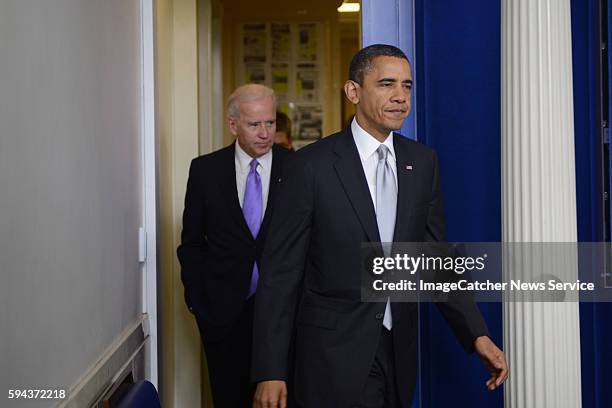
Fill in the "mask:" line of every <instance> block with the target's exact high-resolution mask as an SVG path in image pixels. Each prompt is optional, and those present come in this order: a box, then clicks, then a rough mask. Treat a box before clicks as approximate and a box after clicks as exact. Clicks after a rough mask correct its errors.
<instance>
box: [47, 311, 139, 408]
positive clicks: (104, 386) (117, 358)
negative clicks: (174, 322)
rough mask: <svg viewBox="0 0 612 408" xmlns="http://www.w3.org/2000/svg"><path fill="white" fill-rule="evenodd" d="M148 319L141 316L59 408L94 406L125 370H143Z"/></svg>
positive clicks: (111, 346) (90, 369) (123, 333)
mask: <svg viewBox="0 0 612 408" xmlns="http://www.w3.org/2000/svg"><path fill="white" fill-rule="evenodd" d="M147 321H148V316H147V315H146V314H141V315H140V316H138V318H137V319H136V320H135V321H134V322H132V323H131V324H130V325H129V326H128V327H127V328H126V329H125V330H124V331H123V332H122V333H121V334H120V335H119V336H118V337H117V339H115V341H114V342H113V343H112V344H111V345H110V346H109V347H108V348H107V349H106V350H105V351H104V353H103V354H102V355H101V356H100V358H99V359H98V361H96V362H95V363H94V364H93V365H92V366H90V367H89V368H88V369H87V370H86V371H85V372H84V373H83V375H82V376H81V378H79V380H77V382H76V383H75V384H73V385H72V386H71V387H70V389H69V390H68V397H67V398H66V399H65V400H64V401H62V402H61V403H60V404H59V405H58V406H57V408H84V407H91V406H92V405H95V404H96V403H97V402H98V400H99V399H100V398H101V397H102V396H103V395H104V394H105V393H106V391H107V390H109V389H110V388H111V387H112V386H113V384H114V383H115V381H117V379H119V378H121V376H122V374H123V373H124V372H126V370H130V369H132V368H136V369H137V371H142V370H141V368H142V367H144V365H145V361H144V359H145V353H144V348H145V344H146V343H147V341H148V338H149V337H148V333H147V332H146V330H145V328H146V326H147ZM141 360H142V361H141ZM135 374H136V375H138V373H135ZM138 379H140V378H138Z"/></svg>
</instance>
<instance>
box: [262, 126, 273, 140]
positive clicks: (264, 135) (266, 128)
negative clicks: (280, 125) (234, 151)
mask: <svg viewBox="0 0 612 408" xmlns="http://www.w3.org/2000/svg"><path fill="white" fill-rule="evenodd" d="M271 134H272V129H271V128H270V127H269V126H268V125H267V124H266V123H262V124H261V126H260V128H259V137H261V138H262V139H267V138H269V137H270V135H271Z"/></svg>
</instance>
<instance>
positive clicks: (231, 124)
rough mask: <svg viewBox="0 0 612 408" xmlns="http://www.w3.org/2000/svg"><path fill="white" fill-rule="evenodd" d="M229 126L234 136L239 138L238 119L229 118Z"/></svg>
mask: <svg viewBox="0 0 612 408" xmlns="http://www.w3.org/2000/svg"><path fill="white" fill-rule="evenodd" d="M227 124H228V126H229V130H230V132H231V133H232V135H234V136H238V123H236V118H233V117H231V116H228V117H227Z"/></svg>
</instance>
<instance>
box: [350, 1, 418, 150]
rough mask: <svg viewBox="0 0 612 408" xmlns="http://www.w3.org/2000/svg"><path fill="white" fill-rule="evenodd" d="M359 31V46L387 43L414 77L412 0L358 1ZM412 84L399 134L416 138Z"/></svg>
mask: <svg viewBox="0 0 612 408" xmlns="http://www.w3.org/2000/svg"><path fill="white" fill-rule="evenodd" d="M361 4H362V11H361V32H362V43H363V46H364V47H365V46H368V45H372V44H390V45H394V46H396V47H398V48H399V49H401V50H402V51H404V53H405V54H406V55H407V56H408V59H410V62H411V63H412V78H413V79H414V78H416V62H415V59H414V56H415V52H414V32H415V31H414V0H362V2H361ZM416 92H417V88H416V86H415V87H414V88H413V92H412V100H411V106H412V112H411V114H410V116H409V117H408V119H407V120H406V121H405V122H404V125H403V126H402V129H401V133H402V135H404V136H406V137H409V138H411V139H414V140H416V139H417V133H416V115H417V107H416Z"/></svg>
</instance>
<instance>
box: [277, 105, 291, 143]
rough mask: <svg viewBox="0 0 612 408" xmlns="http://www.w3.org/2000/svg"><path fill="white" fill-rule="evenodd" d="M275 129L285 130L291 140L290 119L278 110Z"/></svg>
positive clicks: (278, 130)
mask: <svg viewBox="0 0 612 408" xmlns="http://www.w3.org/2000/svg"><path fill="white" fill-rule="evenodd" d="M276 131H277V132H285V133H286V134H287V138H288V139H289V140H291V119H289V116H287V115H285V114H284V113H283V112H280V111H276Z"/></svg>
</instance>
